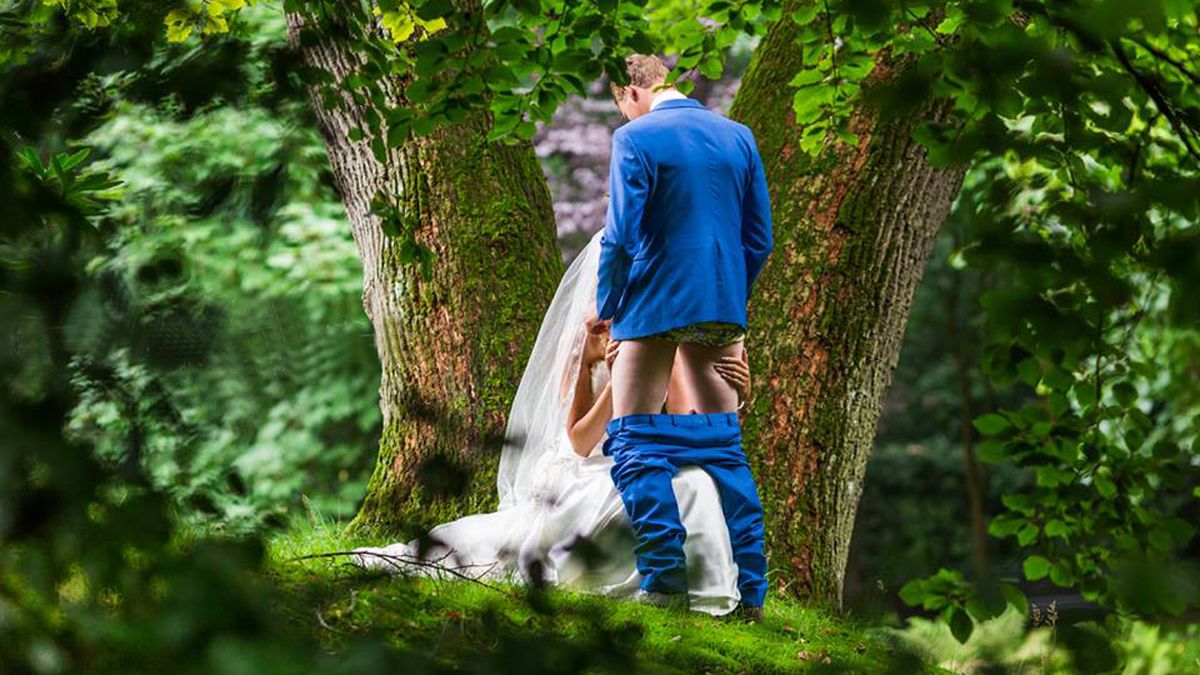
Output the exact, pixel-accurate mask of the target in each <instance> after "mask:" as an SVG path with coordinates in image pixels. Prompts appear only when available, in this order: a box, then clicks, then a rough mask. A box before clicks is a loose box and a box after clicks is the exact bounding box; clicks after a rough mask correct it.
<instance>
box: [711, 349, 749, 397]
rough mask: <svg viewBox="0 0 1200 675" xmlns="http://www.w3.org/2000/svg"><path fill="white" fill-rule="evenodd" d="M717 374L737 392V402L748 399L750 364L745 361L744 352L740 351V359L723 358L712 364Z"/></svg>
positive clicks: (733, 357) (734, 357)
mask: <svg viewBox="0 0 1200 675" xmlns="http://www.w3.org/2000/svg"><path fill="white" fill-rule="evenodd" d="M713 368H715V369H716V371H717V373H718V374H719V375H720V376H721V377H723V378H724V379H725V381H726V382H728V383H729V384H730V385H732V386H733V388H734V389H736V390H737V394H738V401H739V402H744V401H746V400H748V399H749V398H750V363H749V361H747V360H746V351H745V350H742V356H741V358H738V357H736V356H725V357H722V358H721V360H719V361H717V362H716V363H715V364H713Z"/></svg>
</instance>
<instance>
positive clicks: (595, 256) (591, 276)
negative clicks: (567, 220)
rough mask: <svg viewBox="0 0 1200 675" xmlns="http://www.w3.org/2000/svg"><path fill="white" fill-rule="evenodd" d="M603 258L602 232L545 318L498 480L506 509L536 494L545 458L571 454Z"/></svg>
mask: <svg viewBox="0 0 1200 675" xmlns="http://www.w3.org/2000/svg"><path fill="white" fill-rule="evenodd" d="M599 260H600V232H597V233H596V234H595V236H593V237H592V239H591V241H589V242H588V245H587V246H585V247H584V249H583V250H582V251H580V252H579V255H577V256H576V257H575V260H574V261H572V262H571V264H570V266H569V267H567V271H566V273H565V274H563V278H562V281H561V282H559V284H558V290H557V291H555V293H554V299H553V300H552V301H551V302H550V308H549V309H547V310H546V316H545V318H543V319H542V327H541V329H540V330H538V336H537V342H535V343H534V345H533V352H532V353H531V354H530V355H529V361H528V364H527V365H526V366H525V373H524V374H523V375H522V376H521V383H520V384H519V385H518V386H517V395H516V397H515V398H514V399H513V404H512V409H511V410H510V411H509V414H508V427H507V428H506V429H505V441H504V449H503V450H502V451H501V454H500V473H499V475H498V476H497V478H496V486H497V488H498V489H499V491H500V508H501V509H506V508H511V507H514V506H516V505H517V504H518V503H520V502H521V501H523V500H525V499H529V498H531V497H532V496H533V495H532V489H533V487H534V485H535V481H536V479H537V475H536V474H537V469H538V466H539V461H540V460H542V459H543V458H545V457H546V456H547V455H548V454H550V453H560V452H569V451H570V448H569V447H565V446H566V445H567V444H568V439H567V434H566V423H567V414H568V412H569V410H570V404H571V398H572V393H573V392H574V389H575V381H576V378H578V377H579V358H580V353H581V351H582V349H583V343H584V338H585V337H586V334H587V333H586V330H585V328H584V320H585V319H586V318H587V317H588V315H590V314H591V313H592V312H594V311H595V308H596V284H597V270H598V267H599Z"/></svg>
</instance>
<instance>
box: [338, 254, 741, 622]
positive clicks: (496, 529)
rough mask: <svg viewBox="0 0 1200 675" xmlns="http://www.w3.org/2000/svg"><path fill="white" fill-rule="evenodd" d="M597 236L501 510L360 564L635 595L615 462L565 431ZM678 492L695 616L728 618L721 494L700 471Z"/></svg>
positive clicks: (571, 286)
mask: <svg viewBox="0 0 1200 675" xmlns="http://www.w3.org/2000/svg"><path fill="white" fill-rule="evenodd" d="M599 237H600V234H599V233H597V234H596V235H595V236H594V237H593V238H592V240H591V242H590V243H589V244H588V245H587V247H586V248H584V250H583V251H581V252H580V254H579V256H578V257H576V259H575V261H574V262H572V263H571V265H570V267H569V268H568V269H567V272H566V274H564V275H563V280H562V282H561V283H560V284H559V287H558V290H557V292H556V293H555V296H554V300H553V301H552V302H551V305H550V309H549V310H547V312H546V317H545V319H543V321H542V327H541V330H540V331H539V332H538V338H537V342H536V343H535V345H534V348H533V353H532V354H531V355H530V359H529V364H528V366H527V367H526V369H525V373H524V375H523V376H522V378H521V383H520V385H519V387H518V389H517V394H516V397H515V398H514V400H513V406H512V410H511V411H510V414H509V420H508V429H507V435H506V438H507V441H506V443H505V446H504V450H503V452H502V454H501V458H500V473H499V477H498V479H497V487H498V489H499V491H500V507H499V510H497V511H494V512H492V513H480V514H476V515H471V516H466V517H464V518H460V519H458V520H455V521H452V522H449V523H443V524H441V525H438V526H437V527H435V528H433V529H432V530H430V531H429V533H428V537H429V540H431V541H432V542H433V543H432V544H427V546H426V549H425V550H424V551H420V550H418V542H417V540H414V541H411V542H407V543H399V544H393V545H391V546H386V547H382V548H360V549H356V552H357V553H358V555H356V556H355V562H357V563H358V564H359V565H362V566H364V567H370V568H379V569H388V570H391V571H395V572H399V573H411V574H425V575H430V576H448V575H450V574H453V575H456V576H457V575H462V576H468V577H471V578H478V579H490V580H504V581H521V582H529V581H531V580H534V578H535V577H536V576H540V577H541V579H542V580H543V581H544V582H546V583H549V584H553V585H558V586H562V587H567V588H571V589H573V590H579V591H585V592H591V593H601V594H604V595H608V596H612V597H625V596H629V595H632V594H633V593H634V591H636V590H637V588H638V583H639V582H640V581H641V575H640V574H639V573H638V571H637V567H636V563H635V558H634V552H633V547H634V543H635V538H634V534H633V530H632V528H631V527H630V525H629V519H628V516H626V514H625V507H624V504H622V502H621V497H620V495H619V494H618V493H617V490H616V488H615V487H614V486H613V482H612V478H611V476H610V474H609V471H610V469H611V468H612V465H613V462H612V459H611V458H610V457H605V456H604V454H603V453H602V452H601V447H602V445H603V439H601V442H600V443H597V444H596V446H595V447H594V448H592V451H591V453H590V454H589V455H588V456H587V457H579V456H578V455H577V454H575V453H574V451H573V450H572V449H571V444H570V441H569V439H568V437H567V433H566V420H567V413H568V411H569V410H570V406H571V400H570V397H571V396H572V395H573V393H574V391H575V382H576V378H577V377H578V376H579V362H580V353H581V350H582V349H583V343H584V338H585V337H586V334H585V331H584V319H585V318H586V317H587V316H588V315H589V313H590V312H591V311H594V308H595V298H596V269H597V261H598V259H599ZM591 378H592V390H593V391H594V392H596V394H597V395H598V394H599V392H600V391H601V389H602V388H603V387H604V385H605V383H606V382H607V381H608V369H607V367H606V366H605V364H604V363H603V362H600V363H599V364H597V366H596V367H595V368H594V369H593V371H592V373H591ZM672 487H673V488H674V491H675V497H676V500H677V501H678V503H679V513H680V517H681V519H682V522H683V525H684V527H685V528H686V529H687V539H686V541H685V543H684V551H685V552H686V555H687V559H688V561H689V570H688V595H689V601H690V605H691V608H692V609H693V610H695V611H700V612H705V613H708V614H713V615H721V614H726V613H728V612H730V611H732V610H733V609H734V608H735V607H736V606H737V603H738V600H739V599H740V597H741V596H740V594H739V593H738V588H737V572H738V569H737V565H736V564H735V563H734V562H733V552H732V548H731V547H730V543H729V531H728V529H727V528H726V526H725V516H724V514H723V512H722V511H721V502H720V496H719V495H718V493H717V489H716V485H715V484H714V483H713V481H712V479H711V478H710V477H709V476H708V474H707V473H705V472H704V470H703V469H701V468H699V467H687V468H685V469H683V470H681V471H680V472H679V473H678V474H677V475H676V476H675V478H674V480H673V481H672ZM429 562H433V563H434V564H433V565H430V564H428V563H429ZM447 569H453V570H454V571H453V572H447Z"/></svg>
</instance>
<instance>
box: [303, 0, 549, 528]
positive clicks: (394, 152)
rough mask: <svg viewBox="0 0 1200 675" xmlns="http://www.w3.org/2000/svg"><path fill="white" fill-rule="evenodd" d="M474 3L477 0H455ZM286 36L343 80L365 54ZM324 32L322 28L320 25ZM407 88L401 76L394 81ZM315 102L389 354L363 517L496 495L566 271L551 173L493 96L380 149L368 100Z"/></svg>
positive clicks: (402, 518)
mask: <svg viewBox="0 0 1200 675" xmlns="http://www.w3.org/2000/svg"><path fill="white" fill-rule="evenodd" d="M457 4H460V5H463V7H462V8H461V9H463V10H464V11H472V10H473V11H479V8H478V2H461V3H457ZM303 22H304V19H303V18H302V17H300V16H298V15H289V16H288V29H289V30H288V33H289V42H290V43H291V44H292V45H293V46H295V47H296V48H298V49H299V50H300V54H301V57H302V58H303V60H304V62H305V63H306V64H307V65H309V66H312V67H316V68H319V69H321V70H324V71H327V72H328V73H330V74H331V75H332V76H333V77H334V78H335V80H336V82H338V83H341V82H342V81H343V80H344V79H345V78H346V77H347V76H348V75H350V74H352V73H353V72H355V71H356V69H358V67H359V64H360V60H359V58H358V57H357V56H356V55H355V54H354V52H353V50H352V49H350V48H348V47H347V44H346V41H344V40H342V39H339V38H337V37H334V36H332V35H333V34H334V33H336V32H337V31H330V35H331V36H330V37H322V38H321V39H319V40H315V41H311V40H304V41H301V40H300V37H299V36H300V30H301V27H302V25H303ZM321 34H322V35H323V36H324V35H325V33H324V31H322V33H321ZM395 88H396V89H397V90H399V84H398V83H397V84H396V85H395ZM310 94H311V98H312V102H313V107H314V110H315V112H316V116H317V119H318V122H319V125H320V130H321V133H322V135H323V137H324V141H325V145H326V148H327V150H328V154H329V159H330V163H331V164H332V168H333V175H334V179H335V183H336V185H337V188H338V190H339V192H340V194H341V198H342V201H343V203H344V204H345V207H346V213H347V215H348V217H349V220H350V223H351V226H352V228H353V231H354V239H355V242H356V243H357V246H358V251H359V255H360V257H361V260H362V266H363V295H362V297H363V308H364V309H365V310H366V313H367V316H368V317H370V320H371V324H372V326H373V327H374V333H375V343H376V346H377V348H378V351H379V359H380V362H381V365H382V373H383V374H382V379H381V382H380V387H379V394H380V408H381V409H382V412H383V432H382V436H381V439H380V445H379V457H378V460H377V463H376V466H375V471H374V473H373V475H372V477H371V479H370V482H369V485H368V487H367V494H366V497H365V499H364V501H363V504H362V506H361V508H360V510H359V513H358V515H357V517H356V518H355V520H354V523H353V526H355V527H367V528H370V529H375V530H380V531H387V532H391V533H394V534H399V533H406V534H415V533H417V532H419V531H422V530H423V528H427V527H429V526H431V525H433V524H435V523H438V522H443V521H445V520H449V519H453V518H456V517H459V516H461V515H465V514H467V513H471V512H477V511H481V510H490V509H491V508H493V507H494V502H495V500H496V489H495V477H496V468H497V466H498V460H499V450H500V448H501V445H502V442H503V434H504V427H505V420H506V415H507V411H508V407H509V405H510V404H511V402H512V398H513V395H514V393H515V392H516V387H517V383H518V382H519V381H520V379H521V372H522V370H523V369H524V367H525V361H526V359H527V358H528V356H529V352H530V350H531V349H532V346H533V340H534V338H535V337H536V335H537V330H538V326H539V325H540V322H541V319H542V315H543V313H544V312H545V309H546V307H547V306H548V305H549V302H550V299H551V297H552V296H553V293H554V288H555V285H556V283H557V281H558V279H559V278H560V277H561V275H562V269H563V268H562V261H561V258H560V256H559V254H558V250H557V247H556V243H555V227H554V213H553V211H552V209H551V200H550V193H549V189H548V188H547V184H546V179H545V177H544V176H543V174H542V172H541V168H540V166H539V164H538V161H537V157H536V156H535V155H534V151H533V147H532V145H531V144H529V143H520V144H517V145H506V144H502V143H490V142H487V141H486V140H485V136H486V135H487V133H488V131H489V130H490V128H491V119H490V116H489V115H488V114H487V113H486V112H482V111H481V112H472V113H470V114H469V115H468V116H467V117H466V118H465V119H464V120H462V121H461V122H458V123H455V124H452V125H447V126H442V127H439V128H438V129H436V130H435V131H434V132H433V133H431V134H430V135H428V136H425V137H421V138H415V139H413V140H410V141H408V142H406V143H404V144H403V145H402V146H401V147H399V148H392V149H389V150H388V157H387V161H386V162H384V163H381V162H379V161H377V160H376V158H375V156H374V154H373V153H372V152H371V149H370V145H369V142H368V141H367V140H358V141H356V140H352V138H351V131H352V130H354V129H358V128H362V127H364V124H363V122H364V117H363V111H362V109H361V108H359V107H358V106H356V105H355V104H354V102H353V101H352V100H351V99H350V97H348V96H344V101H345V105H344V106H341V107H339V108H336V109H330V108H328V107H326V106H325V105H324V103H323V101H322V97H321V96H320V94H319V90H318V89H317V88H316V87H312V88H311V89H310ZM380 190H382V191H383V192H384V193H385V194H387V195H389V196H390V197H392V198H394V199H395V200H397V202H398V203H399V204H400V205H401V206H402V209H403V211H404V212H405V213H409V214H413V215H414V216H416V217H417V219H418V221H417V222H418V225H417V226H416V230H415V231H416V239H417V240H418V241H419V242H420V243H421V244H423V245H425V246H427V247H429V248H430V249H432V251H433V252H434V253H435V255H436V256H437V258H436V261H435V262H434V263H433V265H432V269H431V274H430V275H429V277H428V278H425V277H424V276H423V275H422V272H421V269H420V267H419V266H418V265H416V264H413V263H406V262H402V261H401V246H400V243H401V242H400V241H399V240H397V239H392V238H390V237H388V236H386V235H385V234H384V231H383V229H382V228H381V225H380V219H379V218H378V217H377V216H376V215H373V214H372V212H371V202H372V199H373V198H374V197H375V195H376V194H377V193H378V192H379V191H380Z"/></svg>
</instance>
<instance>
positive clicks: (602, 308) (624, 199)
mask: <svg viewBox="0 0 1200 675" xmlns="http://www.w3.org/2000/svg"><path fill="white" fill-rule="evenodd" d="M608 193H609V198H608V211H607V213H606V214H605V217H604V234H603V235H601V236H600V269H599V277H600V278H599V280H598V282H597V286H596V313H597V315H598V316H599V318H601V319H612V318H614V317H615V316H616V313H617V309H618V306H619V305H620V302H621V296H622V295H623V294H624V292H625V284H626V283H627V282H628V280H629V268H630V266H631V265H632V263H633V258H632V256H631V254H630V250H631V248H632V246H633V244H634V241H633V235H634V233H635V232H636V231H637V227H638V225H639V224H640V223H641V221H642V214H643V213H644V212H645V209H646V199H647V197H648V196H649V194H650V175H649V172H648V171H647V169H646V164H645V162H644V161H643V159H642V157H641V155H640V154H639V153H638V151H637V148H636V147H635V146H634V144H633V142H632V141H631V140H630V139H629V138H628V136H627V135H626V134H624V133H621V131H620V130H618V131H617V133H615V134H613V144H612V160H611V163H610V164H609V170H608Z"/></svg>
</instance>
